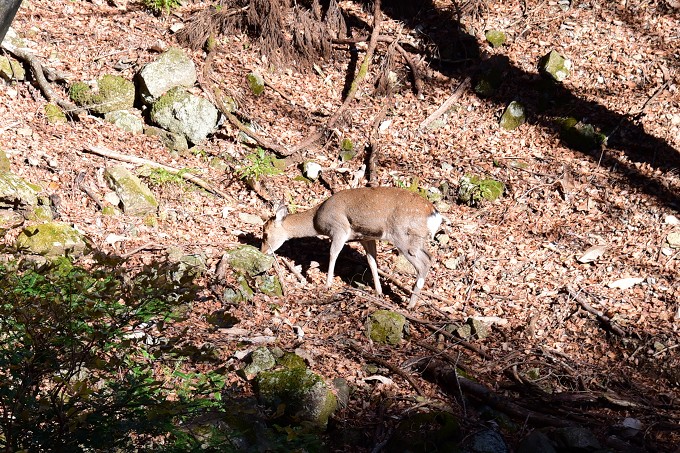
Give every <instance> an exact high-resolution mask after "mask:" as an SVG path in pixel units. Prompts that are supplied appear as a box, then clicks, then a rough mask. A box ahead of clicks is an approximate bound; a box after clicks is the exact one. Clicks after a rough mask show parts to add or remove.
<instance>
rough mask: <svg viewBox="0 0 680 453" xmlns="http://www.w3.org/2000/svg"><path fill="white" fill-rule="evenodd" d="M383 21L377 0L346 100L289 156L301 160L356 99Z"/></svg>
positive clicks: (293, 149) (294, 148)
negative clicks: (362, 56) (300, 155)
mask: <svg viewBox="0 0 680 453" xmlns="http://www.w3.org/2000/svg"><path fill="white" fill-rule="evenodd" d="M381 22H382V11H381V9H380V0H375V2H374V4H373V31H372V33H371V39H370V40H369V42H368V48H367V49H366V55H365V56H364V61H363V62H362V63H361V66H360V67H359V71H357V74H356V76H355V77H354V80H353V81H352V84H351V85H350V88H349V92H348V93H347V96H346V97H345V100H344V101H343V103H342V105H340V107H339V108H338V109H337V110H336V111H335V113H334V114H333V115H331V117H330V118H329V119H328V121H327V123H326V127H325V128H324V129H322V130H319V131H317V132H316V133H314V134H312V135H311V136H310V137H308V138H307V139H305V140H303V141H302V142H301V143H300V144H298V145H297V146H295V147H293V148H291V149H290V150H289V154H288V155H289V156H291V155H296V156H295V157H293V160H299V156H297V154H298V153H299V152H300V151H302V150H304V149H305V148H307V147H308V146H309V145H311V144H312V143H314V142H315V141H316V140H318V139H319V138H321V137H323V135H324V134H325V133H326V130H328V129H332V128H333V127H334V126H335V124H336V123H337V122H338V120H339V119H340V118H341V117H342V115H343V114H344V113H345V111H346V110H347V108H348V107H349V105H350V104H351V103H352V101H354V98H355V97H356V93H357V90H358V89H359V85H361V82H363V80H364V79H365V78H366V75H367V74H368V67H369V66H370V63H371V60H372V59H373V53H374V52H375V48H376V46H377V45H378V37H379V36H380V24H381Z"/></svg>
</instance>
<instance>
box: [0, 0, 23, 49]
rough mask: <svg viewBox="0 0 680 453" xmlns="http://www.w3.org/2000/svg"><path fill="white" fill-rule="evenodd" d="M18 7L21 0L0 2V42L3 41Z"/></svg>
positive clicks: (1, 0) (0, 0)
mask: <svg viewBox="0 0 680 453" xmlns="http://www.w3.org/2000/svg"><path fill="white" fill-rule="evenodd" d="M20 5H21V0H0V42H2V40H3V39H5V33H7V29H9V26H10V24H11V23H12V20H13V19H14V15H15V14H16V13H17V11H18V10H19V6H20Z"/></svg>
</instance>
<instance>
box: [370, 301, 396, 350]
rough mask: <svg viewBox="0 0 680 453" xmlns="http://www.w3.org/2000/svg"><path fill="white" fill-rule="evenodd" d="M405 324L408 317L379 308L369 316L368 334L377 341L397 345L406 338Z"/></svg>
mask: <svg viewBox="0 0 680 453" xmlns="http://www.w3.org/2000/svg"><path fill="white" fill-rule="evenodd" d="M405 325H406V318H405V317H404V315H402V314H401V313H397V312H394V311H389V310H377V311H374V312H373V313H371V315H370V316H369V317H368V321H367V323H366V334H367V336H368V338H370V339H371V340H372V341H375V342H376V343H384V344H389V345H392V346H396V345H398V344H399V343H400V342H401V340H402V339H403V338H404V326H405Z"/></svg>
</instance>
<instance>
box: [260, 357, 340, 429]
mask: <svg viewBox="0 0 680 453" xmlns="http://www.w3.org/2000/svg"><path fill="white" fill-rule="evenodd" d="M256 383H257V387H256V388H257V394H258V399H259V400H260V402H261V403H262V404H264V405H266V406H268V407H269V408H270V409H271V410H273V411H279V410H281V409H283V412H284V413H283V415H284V416H285V417H287V418H289V419H292V420H303V421H308V422H311V423H312V424H313V425H315V426H316V427H317V428H322V429H323V428H325V427H326V425H327V424H328V418H329V417H330V415H331V414H332V413H333V412H334V411H335V409H336V407H337V404H338V403H337V399H336V398H335V395H334V394H333V392H331V391H330V389H329V388H328V386H327V385H326V383H325V382H324V381H323V379H322V378H321V376H319V375H317V374H315V373H312V372H311V371H309V370H308V369H306V368H300V367H295V368H288V369H283V370H278V371H263V372H261V373H259V374H258V375H257V378H256Z"/></svg>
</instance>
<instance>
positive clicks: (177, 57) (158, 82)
mask: <svg viewBox="0 0 680 453" xmlns="http://www.w3.org/2000/svg"><path fill="white" fill-rule="evenodd" d="M137 78H138V80H139V90H140V95H141V98H142V101H143V102H144V103H145V104H147V105H151V104H153V103H154V102H155V101H156V100H157V99H158V98H160V97H161V96H162V95H163V94H164V93H165V92H166V91H168V90H170V89H171V88H174V87H190V86H193V85H194V83H196V65H194V62H193V61H192V60H191V59H190V58H189V57H188V56H187V55H186V54H185V53H184V52H183V51H182V50H181V49H178V48H176V47H172V48H170V49H168V50H166V51H165V52H164V53H163V54H162V55H161V56H160V57H158V59H157V60H155V61H152V62H151V63H148V64H146V65H145V66H144V67H143V68H142V69H141V70H140V71H139V73H138V75H137Z"/></svg>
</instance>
